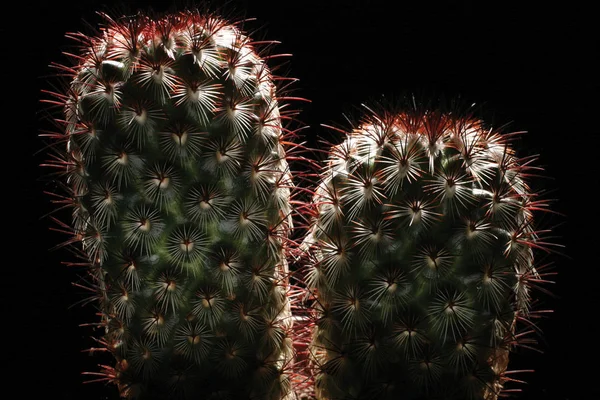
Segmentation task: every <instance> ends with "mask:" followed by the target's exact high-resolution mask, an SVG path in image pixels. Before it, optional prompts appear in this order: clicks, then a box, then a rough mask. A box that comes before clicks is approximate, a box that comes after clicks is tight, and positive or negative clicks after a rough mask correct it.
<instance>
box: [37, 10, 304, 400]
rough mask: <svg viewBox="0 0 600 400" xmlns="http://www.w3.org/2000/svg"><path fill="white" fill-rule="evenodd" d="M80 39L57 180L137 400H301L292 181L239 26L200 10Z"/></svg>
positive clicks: (274, 103)
mask: <svg viewBox="0 0 600 400" xmlns="http://www.w3.org/2000/svg"><path fill="white" fill-rule="evenodd" d="M105 19H106V24H105V25H104V26H103V28H102V29H101V30H100V31H99V33H98V34H97V35H92V36H88V35H84V34H72V35H71V36H72V37H73V38H74V39H76V40H77V41H78V43H79V48H78V52H74V53H72V54H69V55H70V56H71V59H72V60H74V62H73V63H72V64H71V65H68V66H59V68H60V70H61V72H62V73H63V74H64V75H66V76H67V77H68V79H69V83H68V85H66V87H65V90H63V91H56V92H54V93H52V94H53V96H54V99H53V100H52V101H51V102H53V103H54V104H57V105H59V106H60V107H61V110H62V115H61V116H60V117H58V118H56V121H57V122H58V125H59V126H60V127H61V131H60V132H59V133H55V134H50V135H47V136H49V137H50V138H51V139H52V141H53V143H54V145H53V146H52V147H51V148H52V150H53V151H52V153H51V156H52V157H51V159H50V161H49V162H47V163H46V165H47V166H50V167H55V168H57V170H58V171H59V178H60V179H59V182H61V187H63V188H64V189H65V193H66V194H60V195H58V194H57V196H59V197H57V203H60V204H63V205H68V206H69V207H70V208H71V210H72V221H71V222H70V223H63V225H62V228H61V229H63V230H69V232H70V233H71V235H72V238H71V239H70V240H69V241H68V242H67V243H68V244H76V245H77V244H78V246H79V247H78V248H79V249H80V251H81V256H82V258H84V263H85V264H86V265H87V270H88V273H89V274H88V275H89V276H88V279H86V280H85V281H86V282H87V285H88V288H89V289H91V290H92V291H93V293H95V294H94V298H95V299H96V300H97V304H98V309H99V314H100V315H101V323H100V325H101V327H102V328H103V331H104V332H103V333H104V334H103V337H102V338H100V339H99V342H100V343H101V344H102V345H103V347H104V348H105V349H106V350H107V351H108V352H110V353H111V354H112V355H113V356H114V360H115V362H114V364H113V365H112V366H105V367H103V370H102V371H101V372H99V373H97V375H99V377H98V378H99V379H100V380H108V381H112V382H113V383H116V384H117V385H118V387H119V389H120V393H121V395H122V396H123V397H127V398H132V399H175V398H183V399H265V400H267V399H268V400H276V399H277V400H279V399H292V398H294V395H293V391H292V388H291V383H290V382H291V380H290V376H289V365H290V364H291V362H292V354H293V348H292V339H291V336H290V329H291V321H292V320H291V318H290V304H289V299H288V296H287V291H288V266H287V260H286V257H287V253H288V247H289V246H288V240H289V239H288V238H289V234H290V230H291V229H292V221H291V216H290V215H291V212H292V209H291V205H290V196H291V194H290V193H291V191H292V189H293V184H292V175H291V173H290V170H289V165H288V161H287V160H286V157H287V155H286V144H285V136H286V135H287V133H286V132H287V131H286V129H285V128H284V126H282V120H285V119H286V118H289V115H287V116H286V113H284V112H282V111H281V108H282V104H281V102H282V101H283V100H285V99H284V98H283V97H282V96H280V95H278V89H277V88H276V85H275V84H274V81H275V80H276V78H275V77H274V76H273V75H272V72H271V70H270V69H269V67H268V66H267V64H266V61H265V60H266V59H267V57H261V55H260V54H259V53H258V52H257V50H256V48H257V47H258V46H259V44H258V43H253V42H252V40H251V39H250V38H249V37H247V36H246V35H245V34H244V33H243V32H242V31H241V30H240V29H239V28H238V27H237V26H236V25H235V24H230V23H229V22H227V21H226V20H224V19H222V18H220V17H218V16H216V15H214V14H210V13H203V12H200V11H198V10H190V11H184V12H179V13H174V14H167V15H164V16H160V17H151V16H149V15H146V14H143V13H139V14H137V15H134V16H131V17H123V18H120V19H111V18H110V17H108V16H105Z"/></svg>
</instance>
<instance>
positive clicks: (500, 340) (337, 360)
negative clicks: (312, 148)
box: [303, 102, 547, 400]
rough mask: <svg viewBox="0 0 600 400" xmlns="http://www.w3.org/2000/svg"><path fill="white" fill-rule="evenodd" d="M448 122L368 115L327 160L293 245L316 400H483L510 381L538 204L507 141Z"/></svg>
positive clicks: (529, 281) (534, 271)
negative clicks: (299, 260) (303, 292)
mask: <svg viewBox="0 0 600 400" xmlns="http://www.w3.org/2000/svg"><path fill="white" fill-rule="evenodd" d="M457 110H458V108H457ZM457 110H452V109H448V110H447V111H441V109H440V108H436V107H425V106H420V105H416V103H414V102H413V103H411V105H408V106H403V107H398V108H397V109H392V108H391V107H387V108H386V107H385V106H380V108H379V109H377V110H376V111H372V110H371V109H368V111H367V112H365V114H364V115H363V117H362V118H361V120H360V123H359V124H358V125H357V126H355V127H354V128H353V129H352V130H351V131H350V132H347V133H346V132H345V133H346V136H345V138H344V140H343V141H342V142H341V143H340V144H337V145H334V146H332V147H331V150H330V152H329V153H328V154H329V155H328V158H327V160H326V162H325V165H324V166H323V167H322V170H321V173H320V178H319V179H320V181H319V183H318V186H317V188H316V190H315V193H314V197H313V201H312V217H311V218H312V220H311V224H310V228H309V231H308V234H307V236H306V238H305V239H304V243H303V248H304V250H305V251H306V253H305V256H306V258H305V260H306V263H305V268H306V269H305V277H304V279H305V281H306V284H307V287H308V290H309V292H310V293H311V294H312V296H313V300H314V302H313V303H312V304H311V305H310V307H311V308H312V310H313V311H314V312H315V318H314V321H313V322H314V329H313V337H312V343H311V345H310V352H311V354H312V363H313V366H314V369H315V371H316V372H315V390H316V394H317V398H318V399H321V400H325V399H327V400H332V399H399V398H402V399H407V400H408V399H434V398H435V399H438V398H439V399H442V398H443V399H456V400H458V399H460V400H464V399H486V400H487V399H496V398H497V395H498V394H499V393H500V391H501V390H502V389H503V385H504V383H505V382H506V381H507V380H509V376H508V375H507V374H506V368H507V363H508V353H509V351H510V350H511V349H512V348H513V346H514V345H518V344H519V343H520V342H522V341H523V340H527V339H524V338H523V336H522V335H520V329H521V328H522V327H523V326H526V325H524V324H523V322H525V323H526V322H527V321H528V317H529V316H530V315H531V313H533V311H531V310H530V305H531V302H532V298H531V291H530V289H531V287H532V286H535V285H537V284H538V283H540V282H542V281H543V279H542V278H543V274H544V273H543V271H541V268H540V270H538V268H537V267H538V266H536V264H535V263H534V250H536V249H540V248H544V249H547V243H545V242H544V241H543V240H542V239H540V237H539V236H540V233H541V232H539V231H536V230H535V228H534V226H533V213H534V211H537V210H543V209H545V207H546V205H547V204H546V202H544V201H542V200H540V199H538V198H537V197H536V194H535V193H532V192H531V190H530V188H529V186H528V184H527V182H526V181H527V177H528V176H530V175H531V174H532V173H533V172H534V171H535V170H536V168H535V167H532V166H531V164H530V163H531V161H533V160H532V159H528V158H526V159H519V158H517V156H516V155H515V153H514V151H513V149H512V148H511V137H512V136H511V135H510V134H504V133H502V132H501V131H500V130H498V129H495V128H492V127H490V126H488V125H486V124H485V123H484V122H483V121H482V120H481V119H479V118H476V117H475V116H474V114H471V113H469V112H468V111H466V112H465V111H464V110H463V111H462V112H461V111H457Z"/></svg>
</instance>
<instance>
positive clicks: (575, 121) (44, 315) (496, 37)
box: [0, 0, 600, 400]
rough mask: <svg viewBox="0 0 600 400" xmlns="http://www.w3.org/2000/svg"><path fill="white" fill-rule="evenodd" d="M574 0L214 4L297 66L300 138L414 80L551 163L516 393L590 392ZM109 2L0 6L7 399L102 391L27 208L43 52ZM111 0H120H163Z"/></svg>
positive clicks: (581, 71)
mask: <svg viewBox="0 0 600 400" xmlns="http://www.w3.org/2000/svg"><path fill="white" fill-rule="evenodd" d="M484 3H485V6H482V5H481V4H484ZM586 3H590V2H575V1H567V2H556V3H554V2H544V3H541V2H540V5H539V6H533V5H523V4H519V2H506V1H481V2H478V3H474V4H469V3H459V2H453V1H447V2H440V3H439V4H436V3H431V2H423V1H421V2H403V1H397V2H396V1H394V2H393V1H349V0H348V1H338V0H335V1H326V0H321V1H317V0H304V1H302V0H295V1H286V0H281V1H271V0H264V1H230V2H229V3H227V4H226V5H224V6H223V9H224V10H226V11H227V12H233V13H234V15H240V16H243V15H246V16H248V17H256V18H257V21H253V22H249V23H247V24H246V30H255V29H258V30H259V32H260V33H261V34H262V36H264V37H265V38H268V39H273V40H279V41H281V42H282V44H281V45H278V46H277V51H278V52H280V53H292V54H293V56H292V57H291V58H290V59H289V65H288V66H287V70H288V71H289V73H288V74H289V75H290V76H294V77H297V78H299V79H300V82H299V83H297V84H296V85H295V87H296V91H295V93H294V94H295V95H297V96H302V97H305V98H307V99H310V100H312V103H310V104H301V103H298V104H297V105H298V107H300V108H301V109H302V113H301V114H300V119H301V120H302V121H303V122H304V123H306V124H308V125H310V126H311V129H310V130H306V131H304V132H305V134H306V135H307V136H306V140H307V141H308V143H309V144H310V145H313V146H316V145H318V143H317V141H316V137H317V136H318V135H320V136H322V137H324V138H326V139H328V140H332V141H338V140H339V139H340V138H339V136H338V135H337V134H335V133H332V132H331V131H328V130H326V129H324V128H321V127H320V126H319V124H321V123H325V124H331V123H334V124H339V123H343V122H344V119H343V117H342V114H343V113H348V112H350V113H352V112H353V111H352V110H353V109H354V108H355V107H356V106H357V105H359V104H360V103H361V102H364V101H367V100H369V99H370V98H373V97H377V96H379V95H380V94H386V95H388V96H391V95H394V94H399V93H404V92H409V93H410V92H413V91H422V90H426V91H435V92H436V93H439V94H443V95H445V96H447V97H456V96H461V97H462V98H463V99H465V100H466V101H468V102H476V103H484V104H485V107H486V109H487V110H489V111H490V115H491V116H492V118H493V119H494V123H495V124H496V125H502V124H504V123H510V130H514V131H518V130H526V131H528V133H527V134H526V135H524V136H523V137H522V138H521V139H520V141H519V142H518V143H517V150H518V152H519V154H520V155H531V154H539V155H540V162H539V163H540V164H541V165H543V166H544V167H545V169H546V172H545V175H547V176H549V177H551V179H536V180H535V182H534V187H535V188H539V189H543V190H545V191H547V192H548V194H547V195H546V198H556V199H558V200H557V201H556V202H555V203H553V208H554V209H555V210H556V211H558V212H560V213H563V214H564V215H565V216H549V215H546V216H545V218H544V220H543V221H542V224H543V226H544V227H547V228H552V230H553V236H555V237H556V238H555V239H554V241H556V242H558V243H561V244H562V245H564V246H565V248H564V249H561V252H562V253H563V255H560V254H553V255H550V256H549V257H548V258H547V261H552V262H553V265H554V268H555V270H556V271H557V272H558V276H557V278H556V280H557V283H556V284H555V285H552V287H550V289H551V290H552V292H553V293H554V295H555V296H554V297H549V296H546V295H542V296H541V299H542V302H543V305H542V306H543V308H552V309H554V310H555V312H554V313H553V314H552V315H550V316H549V318H548V319H545V320H543V321H540V323H539V325H540V327H541V328H542V329H543V331H544V335H543V336H542V337H540V343H539V345H538V346H537V347H538V348H539V349H540V350H541V351H543V353H538V352H535V351H526V350H521V351H519V352H518V354H516V355H514V356H513V358H512V362H511V365H510V367H511V368H512V369H535V373H523V374H520V375H518V377H521V378H523V379H525V380H526V381H527V382H528V384H526V385H520V386H519V387H520V388H522V389H523V391H522V393H520V394H516V395H515V398H516V399H522V400H525V399H552V400H558V399H561V400H567V399H569V400H575V399H594V398H600V391H599V389H598V378H599V373H600V367H599V366H598V362H599V359H600V351H599V347H600V346H599V343H598V340H599V335H600V330H599V329H598V328H597V318H598V317H597V315H598V311H599V310H600V301H598V299H597V297H596V294H597V293H598V282H599V278H600V274H599V273H598V268H600V264H599V262H598V260H599V256H598V252H599V251H600V246H599V243H598V239H597V238H598V236H597V232H598V224H599V222H600V221H599V219H598V207H599V206H598V204H599V200H598V199H599V197H598V194H597V191H598V184H599V178H598V176H599V174H600V168H598V167H597V165H598V164H597V163H598V158H599V150H600V139H599V138H600V130H599V128H598V126H599V125H600V112H599V106H600V104H599V102H598V99H597V96H598V94H599V92H600V91H599V84H598V71H600V65H599V63H598V61H597V59H598V58H599V57H600V51H599V49H600V43H599V37H600V35H599V33H598V29H599V28H598V23H597V21H594V12H592V9H591V6H588V5H586ZM120 4H121V2H116V1H97V0H87V1H84V0H81V1H78V2H76V1H61V0H57V1H49V2H47V3H39V4H37V3H32V2H29V1H28V2H20V3H14V5H15V6H16V8H15V9H13V10H12V11H10V10H8V9H6V10H5V12H4V13H3V22H2V23H1V24H0V43H1V44H0V48H1V50H0V57H1V62H0V64H1V68H2V74H1V75H0V77H1V79H2V80H1V82H2V86H1V88H2V92H1V93H2V94H1V97H0V98H1V101H2V105H3V107H2V112H3V115H2V121H3V124H2V128H1V130H2V133H1V135H2V139H1V140H2V142H0V143H2V145H3V146H2V153H3V156H2V160H3V162H4V163H5V165H4V168H3V172H4V174H3V182H2V183H3V185H2V186H1V189H0V191H1V192H0V193H1V197H2V199H3V200H4V201H3V215H2V222H3V225H2V226H3V228H4V229H3V232H2V236H3V242H2V245H3V247H4V258H3V261H2V264H1V266H0V271H1V272H0V273H2V276H3V278H4V279H3V285H2V286H3V288H2V290H1V291H0V293H1V296H2V298H3V300H2V302H1V304H2V307H3V310H2V313H1V314H0V332H1V343H2V348H1V349H0V352H2V360H3V363H2V364H4V365H3V368H2V369H3V370H4V371H5V372H3V373H2V375H3V380H4V381H5V384H4V387H5V390H7V391H8V390H15V393H16V396H15V395H11V397H12V398H18V399H40V398H56V399H62V400H71V399H78V400H84V399H85V400H88V399H89V400H95V399H104V398H107V396H109V395H110V393H112V391H111V390H108V389H106V388H105V387H104V386H103V385H102V384H88V385H82V384H81V382H82V381H83V380H84V378H85V377H82V376H81V375H80V373H81V371H90V370H96V367H95V365H96V364H98V363H102V362H107V363H110V359H108V360H107V359H106V358H104V357H102V356H98V355H94V356H90V355H89V354H87V353H82V352H81V350H82V349H84V348H87V347H90V346H94V341H93V340H92V339H91V338H90V335H91V334H93V331H92V330H90V329H89V328H82V327H78V324H80V323H82V322H94V321H96V317H95V316H94V309H93V308H92V307H85V308H81V307H80V306H78V305H74V304H75V303H77V301H78V300H80V299H82V298H84V297H85V293H83V292H82V291H81V290H80V289H77V288H75V287H73V286H72V285H71V282H72V281H74V280H76V279H77V273H76V271H74V270H72V269H69V268H67V267H66V266H64V265H62V264H61V261H63V260H73V257H72V256H71V255H70V254H69V253H68V252H66V251H64V250H58V251H49V248H51V247H52V246H54V245H56V244H58V243H59V242H61V241H63V240H65V237H64V236H62V235H58V234H56V233H53V232H50V231H49V230H48V227H49V226H50V224H51V223H50V221H49V219H48V218H44V217H43V215H44V214H46V213H47V212H49V211H50V210H51V209H52V206H50V204H49V199H48V197H47V196H45V195H43V194H42V191H43V190H44V189H45V188H46V186H45V184H44V183H43V180H41V179H40V178H41V177H43V176H44V175H46V174H47V172H48V171H47V170H44V169H41V168H39V167H38V164H40V163H41V162H42V161H43V160H44V156H43V153H42V154H39V153H37V152H38V151H39V150H40V149H41V147H42V142H41V140H40V139H39V138H38V137H37V135H38V133H39V131H40V130H41V129H48V128H52V126H51V124H50V123H49V122H48V120H46V119H45V118H44V113H43V112H42V110H43V106H41V105H40V103H39V99H40V98H41V97H42V96H41V94H40V90H41V89H49V88H50V86H49V83H50V82H55V79H54V78H47V77H46V76H47V75H49V74H52V73H53V72H52V70H51V69H49V68H48V67H47V66H48V64H49V63H50V62H51V61H57V62H64V61H65V59H64V58H63V57H62V56H61V50H66V49H68V45H70V44H72V43H71V42H70V41H69V40H68V39H65V38H64V33H65V32H69V31H85V32H89V31H88V30H87V28H86V25H85V23H84V21H88V22H90V23H91V24H92V25H95V24H96V22H98V18H97V16H96V15H95V13H94V11H96V10H110V9H111V8H114V6H115V5H120ZM127 4H128V5H129V8H130V9H131V10H135V9H137V8H138V7H141V8H143V9H145V8H146V7H148V6H152V7H154V9H155V10H157V11H162V10H165V9H167V8H168V7H169V6H171V3H170V2H169V1H163V2H158V1H131V2H128V3H127ZM215 4H216V2H215ZM7 141H8V142H7ZM7 178H8V179H7ZM7 289H8V290H7ZM6 371H8V375H7V374H6ZM513 387H514V386H513ZM112 398H114V397H112Z"/></svg>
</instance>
